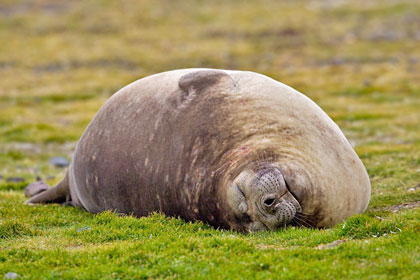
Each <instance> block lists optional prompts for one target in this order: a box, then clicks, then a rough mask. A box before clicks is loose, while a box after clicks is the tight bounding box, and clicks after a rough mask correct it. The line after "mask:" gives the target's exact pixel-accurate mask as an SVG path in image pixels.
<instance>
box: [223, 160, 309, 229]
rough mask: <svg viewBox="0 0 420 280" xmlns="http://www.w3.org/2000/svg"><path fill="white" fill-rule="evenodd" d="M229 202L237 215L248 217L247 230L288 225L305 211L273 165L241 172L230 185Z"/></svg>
mask: <svg viewBox="0 0 420 280" xmlns="http://www.w3.org/2000/svg"><path fill="white" fill-rule="evenodd" d="M228 203H229V206H230V207H231V209H232V210H233V212H234V213H235V216H237V217H242V218H243V217H249V220H250V222H249V223H248V224H247V225H246V230H248V231H259V230H266V229H270V230H276V229H279V228H281V227H285V226H287V225H288V224H290V223H291V222H292V221H293V219H294V218H295V216H296V215H297V214H298V213H299V212H301V211H302V208H301V206H300V204H299V202H298V200H297V199H296V198H295V196H294V195H293V194H292V193H291V192H290V190H289V189H288V187H287V183H286V180H285V178H284V175H283V173H282V172H281V170H280V169H279V168H278V167H276V166H274V165H269V166H264V167H262V168H258V170H256V171H255V170H252V169H247V170H244V171H242V172H241V173H240V174H239V175H238V176H237V177H236V178H235V179H234V181H233V183H232V185H231V186H230V187H229V190H228Z"/></svg>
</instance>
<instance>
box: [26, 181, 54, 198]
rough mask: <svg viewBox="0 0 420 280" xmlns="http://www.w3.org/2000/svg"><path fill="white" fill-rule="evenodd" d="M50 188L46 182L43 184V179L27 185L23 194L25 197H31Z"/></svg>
mask: <svg viewBox="0 0 420 280" xmlns="http://www.w3.org/2000/svg"><path fill="white" fill-rule="evenodd" d="M49 189H50V186H48V185H47V184H45V183H44V182H43V181H36V182H35V183H32V184H30V185H28V186H27V187H26V188H25V191H24V193H25V196H26V197H33V196H35V195H37V194H40V193H42V192H45V191H47V190H49Z"/></svg>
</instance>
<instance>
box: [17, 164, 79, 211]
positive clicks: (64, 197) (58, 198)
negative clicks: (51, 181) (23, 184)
mask: <svg viewBox="0 0 420 280" xmlns="http://www.w3.org/2000/svg"><path fill="white" fill-rule="evenodd" d="M30 186H31V185H29V186H28V188H29V187H30ZM33 188H34V189H35V187H33ZM70 201H71V197H70V188H69V180H68V171H67V172H66V176H64V178H63V180H61V181H60V182H59V183H58V184H57V185H55V186H54V187H52V188H50V189H48V190H45V191H41V192H38V193H37V194H34V196H32V197H31V198H30V199H28V200H27V201H26V202H25V204H29V205H33V204H38V203H59V204H63V203H65V204H68V202H70Z"/></svg>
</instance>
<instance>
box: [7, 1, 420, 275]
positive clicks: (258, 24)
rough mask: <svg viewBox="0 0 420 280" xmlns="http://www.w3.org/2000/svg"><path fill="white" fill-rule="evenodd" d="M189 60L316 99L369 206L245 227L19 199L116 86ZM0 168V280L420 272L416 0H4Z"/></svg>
mask: <svg viewBox="0 0 420 280" xmlns="http://www.w3.org/2000/svg"><path fill="white" fill-rule="evenodd" d="M188 67H213V68H227V69H240V70H251V71H255V72H260V73H263V74H266V75H268V76H270V77H272V78H274V79H277V80H279V81H281V82H284V83H286V84H288V85H290V86H292V87H294V88H296V89H297V90H299V91H301V92H303V93H305V94H306V95H308V96H309V97H310V98H312V99H313V100H314V101H315V102H317V103H318V104H319V105H320V106H321V107H322V108H323V109H324V110H325V111H326V112H327V113H328V114H329V115H330V116H331V117H332V118H333V119H334V121H336V122H337V124H338V125H339V126H340V127H341V129H342V130H343V132H344V134H345V135H346V136H347V137H348V139H349V141H350V142H351V143H352V145H353V146H354V148H355V150H356V152H357V153H358V154H359V156H360V158H361V159H362V161H363V162H364V164H365V166H366V168H367V170H368V173H369V175H370V178H371V182H372V199H371V203H370V205H369V208H368V210H367V212H366V213H365V214H363V215H359V216H355V217H351V218H350V219H348V220H347V221H346V222H344V223H341V224H339V225H337V226H336V227H334V228H331V229H326V230H315V229H305V228H289V229H287V230H282V231H278V232H263V233H258V234H252V235H243V234H239V233H236V232H230V231H223V230H216V229H213V228H210V227H209V226H207V225H204V224H201V223H185V222H183V221H182V220H179V219H170V218H166V217H164V216H161V215H158V214H155V215H152V216H150V217H147V218H141V219H135V218H133V217H120V216H118V215H116V214H114V213H108V212H106V213H102V214H99V215H93V214H89V213H85V212H83V211H81V210H79V209H74V208H70V207H59V206H57V205H48V206H36V207H29V206H25V205H23V204H22V203H23V202H24V201H25V197H24V195H23V188H24V187H25V186H26V185H27V184H28V183H30V182H33V181H34V180H35V178H36V177H37V176H40V177H42V178H43V179H44V180H46V182H47V183H49V184H51V185H53V184H55V183H57V182H58V181H59V179H60V178H61V177H62V176H63V174H64V171H65V170H64V169H60V168H57V167H54V166H53V165H51V164H50V163H49V159H50V158H51V157H53V156H64V157H66V158H68V159H70V157H71V153H72V150H73V148H74V146H75V144H76V141H77V140H78V139H79V137H80V135H81V134H82V132H83V130H84V129H85V127H86V126H87V124H88V123H89V121H90V120H91V118H92V117H93V116H94V114H95V113H96V111H97V110H98V109H99V108H100V106H101V105H102V104H103V103H104V102H105V101H106V100H107V98H109V96H110V95H112V94H113V93H114V92H115V91H116V90H118V89H119V88H121V87H122V86H124V85H126V84H128V83H130V82H132V81H134V80H136V79H139V78H141V77H144V76H146V75H149V74H153V73H156V72H161V71H166V70H170V69H177V68H188ZM0 174H1V175H0V279H1V278H2V277H4V276H6V273H8V272H14V273H17V274H18V276H17V277H18V278H16V279H57V278H63V279H140V278H167V279H175V278H186V279H208V278H215V279H237V278H239V279H240V278H242V279H249V278H257V279H277V278H284V279H337V278H348V279H355V278H360V279H420V208H419V206H420V202H419V201H420V3H419V2H418V1H408V0H407V1H385V0H383V1H379V0H375V1H276V0H264V1H263V0H261V1H234V0H232V1H226V0H224V1H221V0H215V1H199V0H195V1H193V0H184V1H174V0H166V1H165V0H160V1H145V0H144V1H134V0H133V1H128V0H125V1H107V0H89V1H52V0H36V1H35V0H33V1H22V0H0ZM13 178H14V179H13ZM13 180H14V181H19V180H20V181H21V182H13ZM12 276H13V275H12V274H7V277H12Z"/></svg>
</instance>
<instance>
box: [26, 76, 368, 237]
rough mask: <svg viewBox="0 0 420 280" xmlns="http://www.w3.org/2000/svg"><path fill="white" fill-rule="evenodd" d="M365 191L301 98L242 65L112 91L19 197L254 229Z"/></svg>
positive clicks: (331, 131)
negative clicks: (49, 171)
mask: <svg viewBox="0 0 420 280" xmlns="http://www.w3.org/2000/svg"><path fill="white" fill-rule="evenodd" d="M369 199H370V181H369V177H368V174H367V172H366V170H365V168H364V166H363V164H362V162H361V161H360V159H359V158H358V156H357V155H356V153H355V152H354V150H353V149H352V147H351V145H350V144H349V142H348V141H347V140H346V138H345V137H344V135H343V133H342V132H341V131H340V129H339V128H338V126H337V125H336V124H335V123H334V122H333V121H332V120H331V119H330V118H329V117H328V116H327V114H326V113H324V112H323V111H322V110H321V108H320V107H318V106H317V105H316V104H315V103H314V102H313V101H311V100H310V99H309V98H308V97H306V96H305V95H303V94H301V93H299V92H297V91H296V90H294V89H292V88H290V87H288V86H286V85H284V84H282V83H279V82H277V81H275V80H273V79H271V78H268V77H266V76H264V75H261V74H257V73H253V72H242V71H228V70H215V69H183V70H174V71H169V72H164V73H160V74H156V75H152V76H149V77H146V78H143V79H140V80H138V81H136V82H134V83H132V84H130V85H128V86H126V87H124V88H123V89H121V90H119V91H118V92H117V93H115V94H114V95H113V96H112V97H111V98H110V99H109V100H108V101H107V102H106V103H105V105H103V107H102V108H101V109H100V110H99V112H98V113H97V114H96V116H95V117H94V118H93V120H92V121H91V122H90V124H89V125H88V127H87V129H86V130H85V132H84V133H83V135H82V137H81V139H80V140H79V142H78V144H77V146H76V148H75V151H74V155H73V159H72V162H71V165H70V166H69V168H68V170H67V173H66V175H65V177H64V179H63V180H62V181H61V182H60V183H58V184H57V185H56V186H55V187H53V188H51V189H49V190H47V191H45V192H42V193H40V194H38V195H36V196H33V197H32V198H30V199H29V200H28V201H27V203H28V204H35V203H65V204H70V205H73V206H76V207H80V208H82V209H84V210H86V211H89V212H92V213H98V212H101V211H104V210H115V211H116V212H118V213H126V214H133V215H135V216H146V215H148V214H149V213H151V212H153V211H158V212H161V213H164V214H166V215H168V216H177V217H181V218H182V219H184V220H187V221H196V220H201V221H203V222H205V223H208V224H210V225H212V226H214V227H218V228H226V229H234V230H238V231H258V230H265V229H269V230H275V229H278V228H281V227H284V226H286V225H289V224H292V225H302V226H308V227H319V228H322V227H330V226H333V225H335V224H336V223H338V222H340V221H343V220H344V219H345V218H346V217H348V216H350V215H353V214H356V213H361V212H363V211H364V210H365V209H366V208H367V205H368V203H369Z"/></svg>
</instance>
